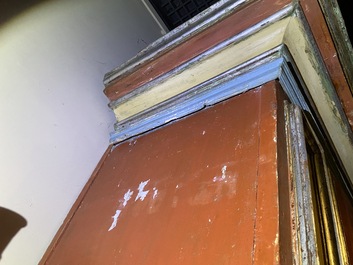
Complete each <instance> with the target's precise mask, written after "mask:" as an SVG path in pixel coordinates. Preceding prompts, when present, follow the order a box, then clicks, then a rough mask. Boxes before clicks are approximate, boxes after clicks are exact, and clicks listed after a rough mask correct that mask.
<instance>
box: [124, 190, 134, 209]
mask: <svg viewBox="0 0 353 265" xmlns="http://www.w3.org/2000/svg"><path fill="white" fill-rule="evenodd" d="M132 194H134V192H133V191H132V190H130V189H129V190H128V191H127V192H126V193H125V194H124V202H123V206H124V207H125V206H126V204H127V202H128V201H129V200H130V199H131V196H132Z"/></svg>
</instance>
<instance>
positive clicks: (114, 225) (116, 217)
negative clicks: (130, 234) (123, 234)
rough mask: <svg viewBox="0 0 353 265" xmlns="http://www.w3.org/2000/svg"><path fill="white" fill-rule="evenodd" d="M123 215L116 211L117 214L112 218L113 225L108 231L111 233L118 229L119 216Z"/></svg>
mask: <svg viewBox="0 0 353 265" xmlns="http://www.w3.org/2000/svg"><path fill="white" fill-rule="evenodd" d="M120 213H121V210H116V212H115V214H114V215H113V216H112V218H113V223H112V225H111V226H110V227H109V229H108V231H111V230H113V229H114V228H115V227H116V224H117V222H118V218H119V215H120Z"/></svg>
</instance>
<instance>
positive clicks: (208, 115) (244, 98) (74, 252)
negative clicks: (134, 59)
mask: <svg viewBox="0 0 353 265" xmlns="http://www.w3.org/2000/svg"><path fill="white" fill-rule="evenodd" d="M276 119H277V115H276V93H275V88H274V82H271V83H269V84H266V85H264V86H263V87H261V88H258V89H254V90H251V91H249V92H247V93H244V94H242V95H239V96H237V97H234V98H232V99H230V100H227V101H225V102H223V103H220V104H217V105H216V106H213V107H211V108H208V109H205V110H203V111H200V112H198V113H196V114H194V115H191V116H189V117H187V118H185V119H182V120H180V121H177V122H174V123H172V124H170V125H168V126H165V127H163V128H160V129H158V130H155V131H153V132H149V133H147V134H145V135H142V136H140V137H138V138H135V139H133V140H131V141H126V142H124V143H122V144H120V145H119V146H117V147H116V148H115V149H114V150H113V151H111V152H110V153H109V154H108V155H107V157H106V158H105V160H104V161H103V163H102V165H101V167H100V169H99V172H98V173H97V175H96V178H95V180H94V181H93V182H92V184H91V186H90V188H89V190H88V191H87V193H86V194H85V196H84V198H83V200H82V202H81V204H80V205H79V207H78V209H77V211H76V212H75V214H74V215H73V218H72V219H71V221H70V222H69V223H68V224H67V226H66V230H64V232H63V233H62V235H61V237H60V238H59V240H58V242H57V244H53V245H54V248H53V249H52V252H51V254H49V255H48V257H49V258H48V259H47V261H44V260H43V263H44V264H75V265H76V264H85V265H88V264H119V265H123V264H144V265H149V264H151V265H152V264H153V265H155V264H163V265H165V264H185V265H187V264H193V265H195V264H203V265H204V264H253V263H255V264H274V263H277V262H278V251H279V250H278V222H279V221H278V199H277V197H278V184H277V167H276V152H277V144H276V137H277V136H276V133H277V127H276Z"/></svg>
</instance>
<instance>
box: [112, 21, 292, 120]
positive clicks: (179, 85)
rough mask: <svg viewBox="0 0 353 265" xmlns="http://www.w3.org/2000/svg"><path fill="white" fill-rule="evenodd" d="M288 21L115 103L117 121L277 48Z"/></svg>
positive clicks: (232, 45)
mask: <svg viewBox="0 0 353 265" xmlns="http://www.w3.org/2000/svg"><path fill="white" fill-rule="evenodd" d="M290 20H291V17H287V18H285V19H282V20H280V21H278V22H276V23H274V24H271V25H269V26H267V27H265V28H264V29H262V30H260V31H259V32H257V33H255V34H254V35H251V36H250V37H248V38H246V39H245V40H243V41H241V42H239V43H235V44H231V45H229V46H227V47H226V48H225V49H223V50H221V51H219V52H218V53H216V54H213V55H211V56H210V57H206V58H203V59H201V60H200V61H196V62H195V63H194V64H192V65H190V66H188V68H187V69H186V70H183V71H182V72H180V73H177V74H175V75H173V76H170V77H169V78H167V79H166V80H165V81H164V82H162V83H159V84H156V85H155V86H153V87H152V88H150V89H147V90H144V91H142V92H141V93H139V94H136V95H135V96H134V97H132V98H130V99H127V100H126V101H123V102H119V101H120V100H118V102H119V103H113V104H112V108H113V111H114V114H115V116H116V118H117V120H118V121H123V120H125V119H127V118H129V117H131V116H133V115H136V114H137V113H139V112H142V111H144V110H146V109H149V108H151V107H153V106H155V105H157V104H159V103H161V102H163V101H165V100H167V99H169V98H172V97H174V96H176V95H178V94H180V93H182V92H184V91H186V90H188V89H190V88H191V87H194V86H196V85H198V84H201V83H203V82H205V81H207V80H209V79H211V78H213V77H215V76H217V75H219V74H221V73H223V72H225V71H227V70H229V69H231V68H234V67H236V66H237V65H240V64H241V63H244V62H246V61H248V60H250V59H251V58H254V57H256V56H258V55H260V54H262V53H264V52H266V51H268V50H271V49H273V48H274V47H276V46H278V45H280V44H281V43H282V42H283V36H284V33H285V31H286V28H287V25H288V23H289V21H290ZM123 99H125V98H123ZM115 104H117V105H115ZM114 105H115V106H114Z"/></svg>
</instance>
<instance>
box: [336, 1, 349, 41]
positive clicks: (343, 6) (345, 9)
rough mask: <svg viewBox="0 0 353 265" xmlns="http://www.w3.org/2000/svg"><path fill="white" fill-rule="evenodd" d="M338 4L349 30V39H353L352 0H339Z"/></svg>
mask: <svg viewBox="0 0 353 265" xmlns="http://www.w3.org/2000/svg"><path fill="white" fill-rule="evenodd" d="M337 2H338V5H339V7H340V10H341V13H342V17H343V20H344V23H345V24H346V28H347V32H348V36H349V39H350V40H351V43H352V40H353V16H352V9H351V5H352V3H351V1H347V0H337Z"/></svg>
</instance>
